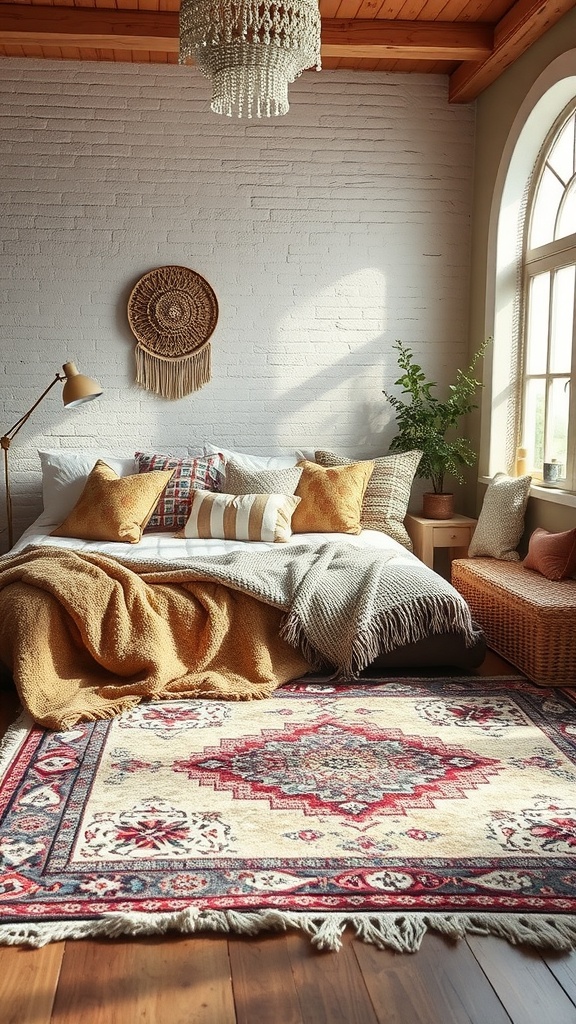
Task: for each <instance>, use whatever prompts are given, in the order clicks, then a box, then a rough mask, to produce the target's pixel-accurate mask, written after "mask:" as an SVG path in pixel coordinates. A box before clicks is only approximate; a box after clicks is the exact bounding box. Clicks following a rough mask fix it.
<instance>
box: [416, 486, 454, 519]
mask: <svg viewBox="0 0 576 1024" xmlns="http://www.w3.org/2000/svg"><path fill="white" fill-rule="evenodd" d="M422 515H423V517H424V519H452V516H453V515H454V495H453V494H436V493H435V492H434V491H426V492H425V493H424V494H423V495H422Z"/></svg>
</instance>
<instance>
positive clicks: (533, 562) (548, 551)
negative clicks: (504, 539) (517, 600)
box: [522, 526, 576, 580]
mask: <svg viewBox="0 0 576 1024" xmlns="http://www.w3.org/2000/svg"><path fill="white" fill-rule="evenodd" d="M522 565H523V566H524V567H525V568H526V569H534V570H535V572H539V573H541V575H542V576H546V577H547V579H549V580H565V579H567V578H568V577H569V576H573V575H574V573H575V572H576V529H574V530H565V531H564V532H563V533H549V531H548V530H543V529H542V527H540V526H538V527H537V528H536V529H535V530H534V533H533V534H532V535H531V537H530V540H529V542H528V554H527V555H526V558H525V559H524V561H523V562H522Z"/></svg>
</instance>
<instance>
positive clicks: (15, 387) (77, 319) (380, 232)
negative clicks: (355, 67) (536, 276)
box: [0, 59, 474, 546]
mask: <svg viewBox="0 0 576 1024" xmlns="http://www.w3.org/2000/svg"><path fill="white" fill-rule="evenodd" d="M0 97H1V110H0V121H1V129H0V130H1V136H2V148H1V154H2V155H1V163H2V197H1V204H2V205H1V207H0V246H1V254H2V255H1V262H0V276H1V286H2V296H3V301H2V303H1V304H0V329H1V337H2V355H3V358H2V365H1V366H0V433H2V432H4V430H6V429H7V428H8V427H9V426H10V425H11V424H12V423H13V422H15V421H16V420H17V419H18V418H19V416H20V415H21V414H22V413H23V412H24V411H25V410H26V409H27V408H28V407H29V406H30V405H31V404H32V403H33V402H34V401H35V399H36V398H37V397H38V395H39V394H40V392H41V391H42V390H43V389H44V387H45V386H46V384H47V383H48V382H49V381H50V379H51V378H52V377H53V375H54V374H55V373H56V371H57V370H58V369H59V367H60V365H61V364H62V363H63V362H64V361H65V360H68V359H72V360H74V361H76V362H77V364H78V366H79V368H80V369H81V370H82V371H83V372H85V373H87V374H89V375H91V376H93V377H97V378H98V379H99V380H100V382H101V383H102V385H103V387H104V389H105V390H104V394H103V396H102V398H101V399H99V400H98V401H96V402H92V403H89V404H88V405H86V406H83V407H81V408H79V409H78V410H76V411H66V410H64V409H63V406H62V404H61V402H60V396H59V394H58V391H59V387H60V386H59V385H58V386H57V387H56V388H54V389H53V391H52V392H51V394H50V395H49V396H48V397H47V399H46V400H45V402H44V403H43V404H42V405H41V406H40V407H39V408H38V409H37V410H36V412H35V413H34V416H33V418H31V420H30V421H29V422H28V423H27V424H26V426H25V427H24V428H23V429H22V431H21V432H20V433H19V435H18V438H17V439H16V440H15V441H14V444H13V445H12V448H11V451H10V464H11V469H12V473H11V482H12V488H13V492H14V515H15V525H16V527H17V530H16V533H17V534H18V533H19V532H21V530H22V529H24V528H25V527H26V526H27V525H29V524H30V522H32V520H33V519H34V518H35V516H36V515H37V514H38V513H39V512H40V511H41V497H40V474H39V461H38V456H37V448H39V447H40V448H58V447H63V448H71V449H75V448H90V449H94V448H98V449H101V450H103V451H109V452H111V453H115V454H131V453H132V452H133V451H134V450H135V449H136V448H138V449H140V450H143V449H155V450H166V449H170V448H171V447H172V446H179V447H181V446H183V445H188V446H192V447H194V446H200V445H201V443H202V442H203V441H204V440H209V441H211V442H213V443H216V444H218V443H222V444H223V445H225V446H226V447H236V448H238V449H240V450H245V451H249V452H253V453H266V452H271V451H277V452H281V451H283V450H285V449H287V448H293V447H306V448H314V447H322V448H331V449H333V450H335V451H337V452H340V453H342V454H344V455H348V456H350V455H352V456H356V455H358V456H359V457H365V456H368V455H373V454H379V453H382V452H385V451H386V449H387V444H388V441H389V439H390V437H391V436H392V435H393V433H394V424H393V421H392V422H391V421H390V410H389V409H387V408H386V406H385V403H384V400H383V397H382V389H383V388H385V387H386V388H389V387H390V385H391V383H392V382H393V381H394V380H395V378H396V377H397V376H398V371H397V366H396V361H395V353H394V352H393V351H392V349H391V346H392V344H393V342H394V340H395V339H396V338H400V339H402V340H403V341H404V342H405V343H406V344H409V345H410V346H412V347H413V348H414V350H415V352H416V353H417V355H418V357H419V359H420V360H421V361H422V362H423V363H424V365H425V366H426V368H427V370H429V372H430V373H432V374H433V375H434V377H435V379H437V380H439V381H440V382H442V381H443V380H445V379H447V378H450V379H451V378H452V376H453V371H454V367H455V365H465V360H466V358H467V351H468V341H467V326H468V289H469V262H470V260H469V248H470V211H471V183H472V166H473V142H474V108H473V107H468V106H461V105H452V106H451V105H449V104H448V100H447V80H446V79H445V78H444V77H441V76H419V75H385V74H365V73H358V72H341V71H334V72H333V71H326V72H321V73H316V72H308V73H306V74H305V75H303V76H302V78H300V79H299V80H298V81H297V82H296V83H295V84H294V85H293V86H292V87H291V89H290V103H291V109H290V112H289V114H288V115H287V116H286V117H284V118H278V119H272V120H270V121H268V120H266V121H260V122H258V121H254V122H246V121H237V120H229V119H227V118H222V117H219V116H218V115H215V114H212V113H211V111H210V108H209V99H210V95H209V84H208V83H207V82H206V80H205V79H203V78H202V77H201V76H200V75H199V74H198V73H197V72H195V71H194V69H189V68H186V69H185V68H178V67H173V66H162V67H160V66H154V65H130V64H125V65H114V64H108V63H101V64H99V63H86V64H81V63H76V62H56V61H54V62H53V61H34V60H19V59H5V60H3V61H0ZM171 263H175V264H183V265H185V266H188V267H191V268H192V269H194V270H196V271H198V272H199V273H200V274H202V275H203V276H204V277H206V278H207V280H208V281H209V282H210V284H211V285H212V287H213V288H214V290H215V292H216V295H217V297H218V302H219V309H220V316H219V321H218V326H217V328H216V331H215V333H214V336H213V339H212V363H213V371H212V381H211V383H210V384H208V385H206V386H205V387H204V388H203V389H202V390H201V391H199V392H197V393H195V394H193V395H190V396H189V397H187V398H184V399H181V400H179V401H175V402H169V401H166V400H165V399H162V398H160V397H159V396H156V395H154V394H151V393H150V392H147V391H145V390H143V389H141V388H139V387H137V385H136V384H135V383H134V338H133V336H132V334H131V332H130V328H129V325H128V321H127V317H126V303H127V299H128V296H129V294H130V290H131V288H132V287H133V285H134V284H135V282H136V281H137V280H138V278H139V277H140V276H141V275H142V274H144V273H145V272H146V271H148V270H151V269H152V268H154V267H158V266H161V265H164V264H171ZM0 497H1V499H2V502H3V492H2V494H1V495H0ZM0 524H1V525H0V530H1V529H2V527H3V525H4V517H3V508H0ZM1 542H2V535H1V533H0V544H1ZM4 546H5V544H4Z"/></svg>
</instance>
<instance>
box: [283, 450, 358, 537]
mask: <svg viewBox="0 0 576 1024" xmlns="http://www.w3.org/2000/svg"><path fill="white" fill-rule="evenodd" d="M298 465H299V466H300V467H301V468H302V476H301V477H300V482H299V484H298V486H297V488H296V494H297V496H298V497H300V498H302V501H301V503H300V505H299V506H298V508H297V509H296V511H295V512H294V515H293V516H292V531H293V532H294V533H360V530H361V525H360V515H361V512H362V501H363V498H364V492H365V491H366V486H367V484H368V481H369V479H370V477H371V475H372V471H373V469H374V463H373V462H352V463H350V465H346V466H333V467H329V468H326V467H324V466H319V465H318V464H317V463H316V462H308V461H306V460H303V461H302V462H299V463H298Z"/></svg>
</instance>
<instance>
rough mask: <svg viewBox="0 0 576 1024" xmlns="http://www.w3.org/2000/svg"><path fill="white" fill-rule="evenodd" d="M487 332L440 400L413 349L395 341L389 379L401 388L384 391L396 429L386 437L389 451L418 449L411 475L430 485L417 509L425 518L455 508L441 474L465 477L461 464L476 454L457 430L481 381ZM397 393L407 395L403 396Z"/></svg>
mask: <svg viewBox="0 0 576 1024" xmlns="http://www.w3.org/2000/svg"><path fill="white" fill-rule="evenodd" d="M489 341H490V338H488V339H486V341H484V342H483V343H482V345H481V346H480V348H479V349H478V351H477V352H476V353H475V355H474V356H473V358H472V361H471V363H470V366H469V367H468V369H467V370H466V371H463V370H460V369H458V370H457V371H456V381H455V383H454V384H451V385H450V386H449V393H448V397H447V398H446V399H445V400H444V401H441V400H440V399H439V398H438V397H437V395H436V393H435V392H434V389H435V388H437V387H438V385H437V383H436V381H430V380H428V379H427V377H426V374H425V373H424V370H423V369H422V367H421V366H419V365H418V363H416V362H414V355H413V353H412V350H411V349H410V348H408V347H407V346H406V345H403V344H402V342H401V341H396V342H395V344H394V346H393V347H394V348H396V349H397V350H398V366H399V367H400V369H401V370H402V376H401V377H399V378H398V380H396V381H394V384H395V385H396V386H397V387H400V388H401V389H402V394H401V395H394V394H389V393H388V392H387V391H384V392H383V394H384V395H385V396H386V398H387V399H388V401H389V402H390V405H391V406H392V407H393V409H394V411H395V412H396V423H397V427H398V433H397V434H396V436H395V437H394V438H392V441H391V442H390V451H391V452H406V451H412V450H413V449H415V448H416V449H418V450H419V451H421V452H422V458H421V460H420V463H419V465H418V469H417V470H416V475H417V476H418V477H420V478H421V479H424V480H430V481H431V483H432V491H428V492H427V493H426V494H424V496H423V509H422V515H424V516H425V517H426V518H427V519H450V518H451V517H452V515H453V514H454V495H453V494H452V493H451V492H446V491H445V490H444V477H445V476H451V477H454V478H455V479H456V480H458V482H459V483H461V484H462V483H464V476H463V473H462V469H463V467H464V466H471V465H472V464H473V463H474V462H475V460H476V452H475V451H474V449H473V448H472V445H471V444H470V441H469V440H468V439H467V438H466V437H463V436H462V434H461V433H458V431H457V427H458V426H459V424H460V421H461V419H462V417H463V416H466V415H467V413H469V412H471V411H472V409H475V408H476V403H475V402H474V401H473V398H474V395H475V394H476V391H477V390H478V388H480V387H481V386H482V385H481V383H480V381H478V380H476V379H475V377H474V376H473V374H474V369H475V367H476V364H477V363H478V361H479V360H480V359H481V358H482V356H483V355H484V352H485V350H486V346H487V345H488V343H489ZM402 396H407V397H406V398H404V397H402Z"/></svg>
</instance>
